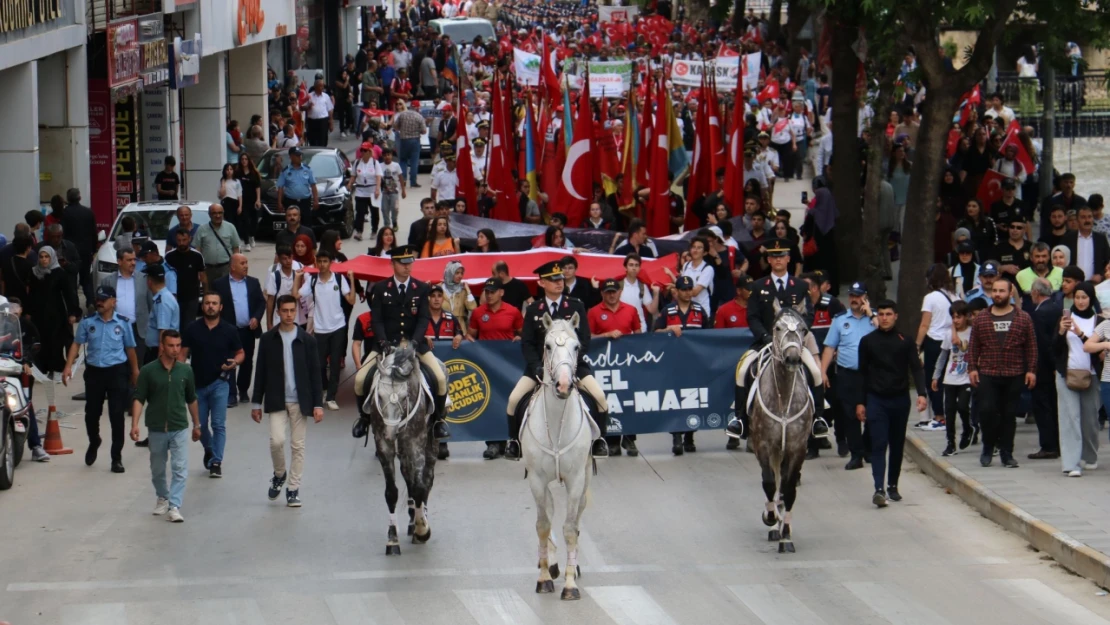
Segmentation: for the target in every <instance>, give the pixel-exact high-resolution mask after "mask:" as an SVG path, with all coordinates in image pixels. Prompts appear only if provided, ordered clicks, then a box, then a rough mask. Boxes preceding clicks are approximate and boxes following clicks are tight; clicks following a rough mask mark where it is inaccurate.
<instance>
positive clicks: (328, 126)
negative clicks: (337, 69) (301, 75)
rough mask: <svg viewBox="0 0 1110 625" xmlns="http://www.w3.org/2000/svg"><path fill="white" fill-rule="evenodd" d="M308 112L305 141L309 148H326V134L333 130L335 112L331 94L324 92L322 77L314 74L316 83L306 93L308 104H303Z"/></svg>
mask: <svg viewBox="0 0 1110 625" xmlns="http://www.w3.org/2000/svg"><path fill="white" fill-rule="evenodd" d="M305 109H306V110H307V111H308V115H307V119H306V120H305V129H304V134H305V139H307V140H308V144H309V145H311V146H318V147H325V148H326V147H328V133H330V132H331V131H332V130H334V129H335V122H334V121H333V119H332V115H333V111H335V100H334V99H333V98H332V97H331V94H329V93H327V92H326V91H324V76H323V74H316V82H315V83H313V85H312V91H309V92H308V102H307V103H306V104H305Z"/></svg>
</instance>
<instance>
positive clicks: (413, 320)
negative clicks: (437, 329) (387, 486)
mask: <svg viewBox="0 0 1110 625" xmlns="http://www.w3.org/2000/svg"><path fill="white" fill-rule="evenodd" d="M389 255H390V257H392V259H393V277H392V278H391V279H387V280H381V281H379V282H378V283H377V284H375V285H374V288H373V289H371V291H370V329H371V331H372V332H373V337H374V339H376V340H375V341H371V342H370V344H371V347H372V349H374V353H373V354H371V355H368V356H367V357H366V362H365V363H364V364H363V365H362V368H361V369H359V371H358V373H357V374H356V375H355V395H356V396H358V397H362V396H364V395H365V393H366V390H368V389H369V387H368V386H367V381H368V380H370V379H373V378H372V377H371V371H372V370H373V367H374V365H376V364H377V362H378V355H379V354H380V353H381V351H382V350H383V349H384V348H385V346H386V345H389V344H392V345H397V344H398V343H400V342H401V341H402V340H407V341H409V342H410V343H412V345H413V347H414V348H415V349H416V353H417V354H418V355H419V357H420V362H421V363H423V364H424V366H425V367H427V368H428V369H429V370H430V371H431V372H432V375H434V376H435V382H436V387H435V389H433V390H434V391H435V417H434V419H433V423H434V425H433V426H432V434H433V436H435V437H436V438H437V439H439V440H443V439H447V438H450V437H451V432H450V430H448V428H447V423H446V422H445V421H444V418H445V417H446V414H445V413H444V406H445V405H446V403H447V374H446V368H445V367H444V366H443V363H441V362H440V361H439V359H437V358H436V357H435V354H433V353H432V351H431V349H430V348H429V347H428V342H427V341H426V340H425V339H424V336H425V335H426V334H427V332H428V322H429V316H428V285H427V284H425V283H423V282H421V281H419V280H417V279H415V278H413V277H412V264H413V263H414V262H416V248H414V247H412V246H411V245H402V246H400V247H395V248H393V249H392V250H390V252H389ZM368 428H369V422H368V421H367V420H366V419H365V418H363V417H362V416H360V417H359V420H358V421H357V422H356V423H355V427H354V429H353V430H352V431H351V434H352V435H353V436H354V437H355V438H362V437H363V436H366V433H367V432H368V431H369V430H368Z"/></svg>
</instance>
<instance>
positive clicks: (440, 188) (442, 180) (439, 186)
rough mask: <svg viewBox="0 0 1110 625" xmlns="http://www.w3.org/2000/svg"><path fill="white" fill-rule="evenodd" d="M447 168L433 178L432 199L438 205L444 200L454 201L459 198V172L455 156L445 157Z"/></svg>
mask: <svg viewBox="0 0 1110 625" xmlns="http://www.w3.org/2000/svg"><path fill="white" fill-rule="evenodd" d="M443 160H444V161H445V163H446V168H445V169H444V170H443V171H441V172H438V173H436V175H435V176H434V177H432V199H433V200H435V201H436V202H437V203H438V202H442V201H444V200H451V201H454V199H455V198H456V197H458V189H459V172H458V170H457V169H456V163H455V155H454V154H450V155H448V156H445V157H443Z"/></svg>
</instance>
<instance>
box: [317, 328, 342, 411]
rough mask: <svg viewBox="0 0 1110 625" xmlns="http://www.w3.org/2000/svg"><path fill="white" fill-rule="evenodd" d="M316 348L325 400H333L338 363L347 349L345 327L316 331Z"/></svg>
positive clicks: (337, 386) (336, 383)
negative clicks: (323, 384)
mask: <svg viewBox="0 0 1110 625" xmlns="http://www.w3.org/2000/svg"><path fill="white" fill-rule="evenodd" d="M314 336H315V337H316V350H317V352H318V353H319V354H320V379H321V380H324V381H325V384H326V387H325V388H326V389H327V396H326V397H325V398H324V399H325V401H335V395H336V393H338V392H339V363H340V362H342V361H343V353H344V352H345V351H347V327H346V326H344V327H342V328H340V329H338V330H336V331H335V332H316V333H314Z"/></svg>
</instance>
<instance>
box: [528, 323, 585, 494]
mask: <svg viewBox="0 0 1110 625" xmlns="http://www.w3.org/2000/svg"><path fill="white" fill-rule="evenodd" d="M556 343H557V344H558V345H559V346H560V347H564V346H565V344H566V339H565V338H564V337H559V338H557V339H556ZM554 355H555V352H554V350H552V351H551V353H550V354H549V355H548V356H547V357H545V358H544V373H546V374H547V375H548V377H549V378H551V380H550V381H547V382H544V381H540V386H543V387H551V386H555V385H556V384H558V382H556V381H555V372H556V371H557V370H558V369H559V367H561V366H563V365H566V366H568V367H570V370H571V376H570V377H571V382H570V392H569V393H568V394H567V398H566V399H565V400H564V401H563V413H562V414H561V415H560V419H559V431H558V432H557V433H556V436H555V437H554V438H553V437H552V436H551V421H550V420H549V419H548V418H547V414H546V412H545V414H544V419H543V422H544V430H545V431H546V432H547V440H548V442H549V444H550V445H551V447H547V446H545V445H543V444H542V443H540V442H539V441H536V444H537V445H539V448H540V450H541V451H543V452H544V453H546V454H548V455H549V456H552V457H554V458H555V475H556V476H559V481H560V482H561V481H563V478H562V476H561V472H560V470H559V458H560V456H562V455H563V454H564V453H566V451H567V450H568V449H570V448H571V447H573V446H574V441H575V440H577V439H578V435H579V434H580V433H581V432H582V428H583V427H584V426H585V424H586V419H581V420H580V421H579V422H578V430H577V431H575V433H574V436H572V437H571V439H570V442H569V443H567V444H566V445H565V446H563V447H562V448H561V449H558V450H556V449H555V445H557V444H558V441H561V440H563V425H564V424H565V423H566V415H567V408H568V407H569V406H570V403H571V399H572V398H574V397H575V396H576V395H575V390H576V389H575V380H574V362H573V361H571V360H570V359H564V360H559V361H557V362H555V361H554ZM541 396H542V393H537V394H536V395H534V396H533V397H532V402H535V401H537V400H538V399H539V398H540V397H541ZM579 401H581V400H579ZM541 403H542V402H541Z"/></svg>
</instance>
